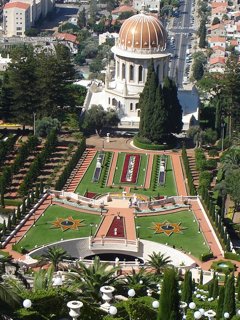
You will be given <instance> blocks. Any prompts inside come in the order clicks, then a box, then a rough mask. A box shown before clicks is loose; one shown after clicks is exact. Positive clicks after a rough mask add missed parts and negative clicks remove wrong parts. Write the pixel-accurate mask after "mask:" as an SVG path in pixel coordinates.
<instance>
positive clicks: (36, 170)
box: [18, 130, 58, 196]
mask: <svg viewBox="0 0 240 320" xmlns="http://www.w3.org/2000/svg"><path fill="white" fill-rule="evenodd" d="M57 143H58V140H57V131H56V130H52V131H51V132H50V133H49V134H48V136H47V140H46V142H45V145H44V148H43V150H42V151H41V153H39V154H38V155H37V157H36V158H35V160H34V161H33V163H32V164H31V166H30V168H29V170H28V172H27V174H26V175H25V177H24V180H23V182H22V183H21V184H20V187H19V191H18V192H19V194H20V195H23V196H24V195H26V194H27V193H28V192H29V190H30V189H31V188H32V185H33V183H34V182H35V181H36V179H37V177H38V176H39V175H40V173H41V170H42V169H43V167H44V165H45V163H46V162H47V160H48V159H49V158H50V156H51V155H52V153H53V152H54V151H55V149H56V146H57Z"/></svg>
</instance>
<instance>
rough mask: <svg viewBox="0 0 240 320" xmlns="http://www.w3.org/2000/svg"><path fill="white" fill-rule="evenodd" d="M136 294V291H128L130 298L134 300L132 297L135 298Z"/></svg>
mask: <svg viewBox="0 0 240 320" xmlns="http://www.w3.org/2000/svg"><path fill="white" fill-rule="evenodd" d="M135 294H136V292H135V290H134V289H129V290H128V296H129V297H131V298H132V297H134V296H135Z"/></svg>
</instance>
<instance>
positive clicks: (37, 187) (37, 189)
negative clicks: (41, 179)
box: [35, 184, 40, 200]
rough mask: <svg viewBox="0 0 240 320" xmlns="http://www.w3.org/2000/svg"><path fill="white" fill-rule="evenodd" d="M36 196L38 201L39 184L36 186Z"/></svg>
mask: <svg viewBox="0 0 240 320" xmlns="http://www.w3.org/2000/svg"><path fill="white" fill-rule="evenodd" d="M35 196H36V199H37V200H38V199H39V196H40V195H39V184H37V185H36V191H35Z"/></svg>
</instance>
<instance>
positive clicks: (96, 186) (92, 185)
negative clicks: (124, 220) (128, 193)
mask: <svg viewBox="0 0 240 320" xmlns="http://www.w3.org/2000/svg"><path fill="white" fill-rule="evenodd" d="M97 155H98V154H96V155H95V157H94V158H93V160H92V162H91V164H90V165H89V167H88V169H87V172H86V173H85V175H84V177H83V179H82V181H81V182H80V183H79V185H78V186H77V188H76V190H75V192H76V193H79V194H81V195H84V194H85V192H86V190H88V191H89V192H96V193H107V192H113V190H114V191H115V192H120V191H121V190H120V189H115V188H114V189H113V188H109V187H104V188H102V187H101V185H100V183H98V182H93V181H92V178H93V174H94V171H95V168H96V163H97ZM109 170H110V169H109ZM101 174H102V173H101Z"/></svg>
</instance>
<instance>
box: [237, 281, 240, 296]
mask: <svg viewBox="0 0 240 320" xmlns="http://www.w3.org/2000/svg"><path fill="white" fill-rule="evenodd" d="M237 299H238V301H240V285H239V284H238V279H237Z"/></svg>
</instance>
